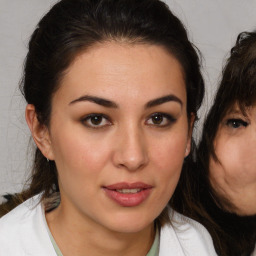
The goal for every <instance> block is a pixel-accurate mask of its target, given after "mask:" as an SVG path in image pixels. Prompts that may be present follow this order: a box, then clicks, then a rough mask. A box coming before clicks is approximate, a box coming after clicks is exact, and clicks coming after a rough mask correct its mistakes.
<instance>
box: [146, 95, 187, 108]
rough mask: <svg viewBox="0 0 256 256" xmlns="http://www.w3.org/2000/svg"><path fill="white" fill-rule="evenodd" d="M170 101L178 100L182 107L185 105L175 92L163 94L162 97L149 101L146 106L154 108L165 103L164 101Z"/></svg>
mask: <svg viewBox="0 0 256 256" xmlns="http://www.w3.org/2000/svg"><path fill="white" fill-rule="evenodd" d="M169 101H174V102H177V103H179V104H180V105H181V107H182V106H183V103H182V101H181V99H179V98H178V97H177V96H175V95H173V94H169V95H166V96H163V97H160V98H157V99H154V100H151V101H149V102H148V103H147V104H146V106H145V108H152V107H155V106H158V105H161V104H164V103H166V102H169Z"/></svg>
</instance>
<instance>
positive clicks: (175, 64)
mask: <svg viewBox="0 0 256 256" xmlns="http://www.w3.org/2000/svg"><path fill="white" fill-rule="evenodd" d="M166 93H169V94H170V93H172V94H176V96H178V97H180V98H182V100H183V101H186V86H185V80H184V76H183V69H182V67H181V65H180V63H179V61H178V60H177V59H176V58H175V57H174V56H172V55H171V54H170V53H169V52H168V51H167V50H165V49H164V48H163V47H161V46H155V45H148V44H128V43H117V42H108V43H103V44H97V45H95V46H93V47H91V48H90V49H88V50H86V51H84V52H82V53H80V54H79V55H78V56H77V57H76V58H75V60H74V61H73V63H72V64H71V65H70V67H69V68H68V70H67V71H66V73H65V75H64V77H63V79H62V82H61V85H60V88H59V90H58V91H57V94H63V96H64V94H67V95H69V96H70V97H72V98H75V97H79V96H81V94H97V95H98V96H104V97H110V98H112V97H114V96H115V95H117V94H118V96H119V97H128V96H129V97H131V98H133V97H137V98H138V99H139V98H143V97H151V96H154V97H157V96H163V95H161V94H166ZM154 94H155V95H154Z"/></svg>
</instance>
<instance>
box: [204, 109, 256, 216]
mask: <svg viewBox="0 0 256 256" xmlns="http://www.w3.org/2000/svg"><path fill="white" fill-rule="evenodd" d="M214 148H215V152H216V155H217V158H218V160H219V162H217V161H215V160H214V159H213V158H212V157H211V158H210V168H209V171H210V181H211V184H212V186H213V188H214V189H215V190H216V192H217V193H218V194H219V195H220V196H223V195H224V196H225V198H227V200H228V201H229V202H231V205H233V207H232V206H225V205H222V206H223V207H224V208H226V209H227V210H228V211H231V212H235V213H237V214H239V215H254V214H256V157H255V154H256V107H255V106H254V107H251V108H249V109H248V111H247V117H245V116H244V115H243V114H242V112H241V111H240V110H239V108H238V107H237V106H234V107H233V109H231V111H229V112H228V113H227V115H226V116H225V117H224V119H223V121H222V122H221V123H220V125H219V128H218V131H217V134H216V138H215V140H214Z"/></svg>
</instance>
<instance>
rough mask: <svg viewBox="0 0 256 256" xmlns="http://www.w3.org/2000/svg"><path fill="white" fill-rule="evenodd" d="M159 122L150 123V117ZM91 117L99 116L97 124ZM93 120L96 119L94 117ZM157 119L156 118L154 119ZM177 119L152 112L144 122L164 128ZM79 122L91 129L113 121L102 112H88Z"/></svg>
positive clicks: (99, 127) (105, 125)
mask: <svg viewBox="0 0 256 256" xmlns="http://www.w3.org/2000/svg"><path fill="white" fill-rule="evenodd" d="M159 117H160V119H159V121H160V123H159V124H156V123H153V121H152V122H151V123H149V122H148V121H149V120H152V118H159ZM93 118H99V124H93V122H92V120H93ZM94 121H97V120H96V119H95V120H94ZM102 121H104V122H105V124H103V125H102V124H101V123H102ZM156 121H158V120H156ZM176 121H177V119H176V118H174V117H173V116H171V115H169V114H166V113H154V114H152V115H150V116H149V117H148V118H147V120H146V122H145V123H146V124H148V125H150V126H153V127H157V128H164V127H168V126H170V125H172V124H173V123H175V122H176ZM81 122H82V124H83V125H85V126H86V127H88V128H91V129H102V128H105V127H107V126H111V125H112V124H113V123H112V121H111V119H110V118H109V117H108V116H106V115H104V114H96V113H95V114H89V115H87V116H85V117H84V118H82V119H81ZM163 122H165V124H162V123H163Z"/></svg>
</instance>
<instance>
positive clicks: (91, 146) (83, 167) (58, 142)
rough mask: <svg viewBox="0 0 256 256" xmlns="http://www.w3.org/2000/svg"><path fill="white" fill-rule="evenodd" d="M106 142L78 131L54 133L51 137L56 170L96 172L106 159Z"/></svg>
mask: <svg viewBox="0 0 256 256" xmlns="http://www.w3.org/2000/svg"><path fill="white" fill-rule="evenodd" d="M62 138H65V139H62ZM107 142H108V140H102V138H97V137H93V136H85V135H84V134H82V133H78V132H77V133H75V132H74V133H69V132H62V134H59V135H56V136H55V138H54V139H53V150H54V155H55V162H56V164H57V167H58V168H57V169H58V171H59V172H65V171H66V172H70V173H72V174H74V173H81V174H82V173H84V174H86V173H97V171H98V170H100V169H101V167H102V166H104V165H105V163H106V161H107V159H108V154H109V143H107ZM71 170H72V171H71Z"/></svg>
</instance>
